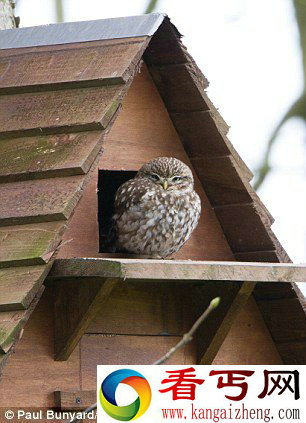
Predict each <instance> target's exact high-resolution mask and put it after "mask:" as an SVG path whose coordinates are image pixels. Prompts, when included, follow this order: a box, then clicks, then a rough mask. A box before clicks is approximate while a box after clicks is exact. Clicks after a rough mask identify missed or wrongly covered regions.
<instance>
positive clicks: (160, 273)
mask: <svg viewBox="0 0 306 423" xmlns="http://www.w3.org/2000/svg"><path fill="white" fill-rule="evenodd" d="M49 277H53V278H65V277H69V278H77V277H96V278H123V279H124V280H144V279H145V280H156V281H158V280H160V281H161V283H162V281H163V280H165V279H166V280H176V281H195V280H201V281H203V282H204V281H205V280H208V281H209V280H218V281H247V282H252V281H253V282H306V266H305V265H298V264H283V263H282V264H280V263H269V264H267V263H239V262H213V261H207V262H204V261H189V260H188V261H184V260H181V261H178V260H150V259H137V258H136V259H119V258H116V259H94V258H92V259H91V258H80V259H77V258H71V259H57V260H56V261H55V264H54V265H53V268H52V269H51V272H50V274H49Z"/></svg>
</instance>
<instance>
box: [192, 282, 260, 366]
mask: <svg viewBox="0 0 306 423" xmlns="http://www.w3.org/2000/svg"><path fill="white" fill-rule="evenodd" d="M255 285H256V282H243V283H242V284H241V287H240V288H239V289H237V291H236V292H235V291H234V292H233V294H232V296H231V298H230V301H228V300H229V298H228V296H227V298H226V305H225V307H224V306H223V307H222V311H221V313H220V311H219V310H218V316H217V317H216V314H217V313H215V315H214V316H211V318H212V319H214V322H213V323H212V326H213V328H211V330H210V332H209V334H208V335H207V330H206V329H205V328H204V329H203V332H202V334H201V333H199V334H198V336H197V338H198V339H199V337H202V338H203V337H204V339H202V340H201V348H200V351H199V353H200V357H199V364H211V363H212V362H213V360H214V358H215V357H216V355H217V353H218V351H219V349H220V347H221V345H222V343H223V341H224V340H225V338H226V336H227V334H228V333H229V331H230V329H231V327H232V325H233V323H234V321H235V319H236V317H237V316H238V315H239V313H240V312H241V310H242V308H243V307H244V306H245V304H246V303H247V301H248V299H249V297H250V295H251V294H252V291H253V289H254V287H255ZM209 335H210V336H209Z"/></svg>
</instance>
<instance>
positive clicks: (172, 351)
mask: <svg viewBox="0 0 306 423" xmlns="http://www.w3.org/2000/svg"><path fill="white" fill-rule="evenodd" d="M219 304H220V297H216V298H214V299H213V300H212V301H211V302H210V304H209V306H208V307H207V309H206V310H205V311H204V312H203V313H202V314H201V316H200V317H199V318H198V319H197V320H196V322H195V323H194V324H193V326H192V328H191V329H190V331H189V332H187V333H185V335H184V336H183V338H182V339H181V340H180V341H179V342H178V343H177V344H176V345H175V347H173V348H171V349H170V350H169V351H168V352H167V353H166V354H165V355H164V356H163V357H161V358H160V359H158V360H156V361H154V363H152V364H153V365H160V364H163V363H165V362H166V361H168V360H169V358H170V357H172V356H173V354H175V353H176V352H177V351H178V350H179V349H181V348H182V347H184V346H185V345H187V344H188V343H189V342H190V341H192V338H193V335H194V334H195V332H196V331H197V330H198V329H199V327H200V326H201V324H202V323H203V322H204V320H206V319H207V317H208V316H209V315H210V313H211V312H212V311H213V310H214V309H215V308H217V307H218V305H219ZM96 408H97V403H95V404H92V405H91V406H90V407H88V408H86V410H84V411H83V413H84V415H85V414H87V413H89V412H90V411H92V410H95V409H96ZM80 422H81V420H79V419H75V420H72V422H71V423H80ZM66 423H68V422H66Z"/></svg>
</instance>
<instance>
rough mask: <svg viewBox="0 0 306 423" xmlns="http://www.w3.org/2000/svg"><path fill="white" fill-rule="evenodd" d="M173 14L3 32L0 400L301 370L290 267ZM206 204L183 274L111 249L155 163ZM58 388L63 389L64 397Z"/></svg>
mask: <svg viewBox="0 0 306 423" xmlns="http://www.w3.org/2000/svg"><path fill="white" fill-rule="evenodd" d="M207 86H208V82H207V80H206V78H205V77H204V76H203V74H202V73H201V71H200V70H199V69H198V67H197V66H196V64H195V62H194V61H193V59H192V58H191V57H190V55H189V54H188V53H187V51H186V49H185V47H184V46H183V45H182V43H181V41H180V34H179V32H178V31H177V29H176V28H175V27H174V26H173V25H172V24H171V23H170V20H169V18H168V17H166V16H164V15H161V14H152V15H144V16H136V17H128V18H118V19H106V20H97V21H91V22H75V23H64V24H58V25H49V26H41V27H35V28H21V29H12V30H4V31H1V36H0V199H1V201H0V225H1V227H0V267H1V270H0V363H1V364H0V366H1V369H2V377H1V381H0V404H1V406H2V407H7V406H14V407H17V406H21V405H22V406H23V407H27V406H28V407H33V406H36V407H54V406H55V405H57V406H59V407H62V408H63V409H64V408H68V409H69V408H71V409H73V408H78V407H79V408H83V407H86V406H87V405H88V403H90V401H91V400H92V399H94V396H95V387H96V366H97V364H127V365H128V364H150V363H152V362H153V361H154V360H156V359H158V358H159V357H160V356H161V355H163V354H164V353H165V352H166V351H168V350H169V348H171V347H172V346H173V345H174V344H175V343H176V342H177V341H178V340H179V339H180V337H182V335H183V334H184V333H185V332H186V331H187V330H188V329H189V328H190V326H191V325H192V323H193V322H194V321H195V319H196V318H197V317H198V316H199V315H200V314H201V313H202V312H203V310H204V309H205V308H206V307H207V305H208V304H209V302H210V301H211V299H212V298H214V297H216V296H219V297H221V303H220V306H219V307H218V308H217V310H215V311H214V313H213V314H211V315H210V316H209V318H208V320H207V322H205V324H204V325H203V326H202V327H201V329H200V330H199V331H198V333H197V336H196V338H195V339H194V341H193V342H192V343H190V344H188V345H187V346H186V347H185V348H184V349H183V350H181V351H180V352H178V353H177V354H176V355H175V356H173V358H172V360H171V361H170V363H180V364H192V363H202V364H209V363H215V364H279V363H285V364H293V363H295V364H306V349H305V346H306V325H305V314H304V311H303V301H304V299H303V296H302V295H301V294H300V293H299V290H298V288H297V286H296V285H295V282H302V281H305V280H306V269H305V267H303V266H301V265H294V264H292V263H291V262H290V259H289V257H288V256H287V254H286V252H285V251H284V249H283V248H282V246H281V245H280V243H279V242H278V240H277V239H276V237H275V235H274V233H273V232H272V230H271V225H272V223H273V218H272V216H271V215H270V213H269V212H268V210H267V209H266V208H265V206H264V205H263V204H262V202H261V201H260V199H259V198H258V196H257V194H256V193H255V191H254V190H253V188H252V186H251V185H250V180H251V179H252V173H251V172H250V170H249V169H248V168H247V166H246V165H245V163H244V162H243V161H242V160H241V158H240V157H239V155H238V153H237V152H236V151H235V149H234V147H233V146H232V144H231V143H230V141H229V140H228V138H227V131H228V126H227V124H226V123H225V122H224V120H223V119H222V117H221V116H220V114H219V112H218V110H217V109H216V108H215V107H214V105H213V104H212V102H211V101H210V99H209V98H208V96H207V93H206V91H205V90H206V88H207ZM161 156H166V157H175V158H178V159H180V160H181V161H183V162H184V163H186V164H188V165H189V166H190V167H191V169H192V171H193V174H194V179H195V188H196V191H197V192H198V193H199V195H200V197H201V202H202V215H201V219H200V222H199V225H198V227H197V229H196V230H195V231H194V233H193V234H192V236H191V238H190V240H189V241H188V242H187V243H186V244H185V246H184V247H183V248H182V249H181V250H180V251H179V252H178V253H177V254H176V255H175V256H174V259H173V260H150V259H144V258H139V257H137V256H134V257H131V256H127V255H124V254H122V253H110V252H108V251H107V249H106V248H105V243H104V240H105V237H106V236H107V235H106V234H107V232H106V230H105V228H106V226H107V224H108V223H109V221H110V217H111V215H112V211H113V202H114V195H115V192H116V189H117V188H118V187H119V186H120V185H121V184H122V183H123V182H124V181H126V180H128V179H130V178H132V177H133V176H134V175H135V173H136V172H137V171H138V169H139V168H140V167H141V166H142V165H143V164H144V163H146V162H147V161H149V160H150V159H152V158H155V157H161ZM55 392H56V393H55Z"/></svg>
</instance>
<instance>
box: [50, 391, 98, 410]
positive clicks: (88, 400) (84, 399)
mask: <svg viewBox="0 0 306 423" xmlns="http://www.w3.org/2000/svg"><path fill="white" fill-rule="evenodd" d="M54 401H55V406H56V407H57V408H59V409H61V410H82V411H83V410H84V409H85V408H87V407H90V406H91V405H92V404H94V403H95V402H97V390H93V391H55V392H54Z"/></svg>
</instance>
